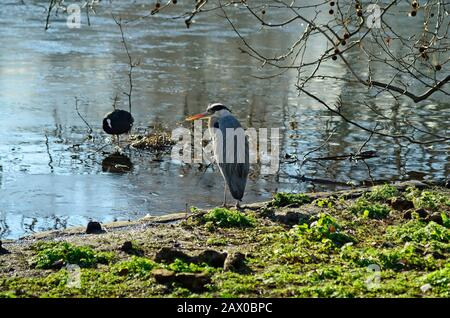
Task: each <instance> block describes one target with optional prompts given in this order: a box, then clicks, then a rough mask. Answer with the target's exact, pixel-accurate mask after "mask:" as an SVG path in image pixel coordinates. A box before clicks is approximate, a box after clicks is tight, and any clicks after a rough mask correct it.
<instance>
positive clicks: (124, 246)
mask: <svg viewBox="0 0 450 318" xmlns="http://www.w3.org/2000/svg"><path fill="white" fill-rule="evenodd" d="M120 250H121V251H124V252H125V253H130V252H131V251H133V243H131V241H125V242H123V244H122V246H121V247H120Z"/></svg>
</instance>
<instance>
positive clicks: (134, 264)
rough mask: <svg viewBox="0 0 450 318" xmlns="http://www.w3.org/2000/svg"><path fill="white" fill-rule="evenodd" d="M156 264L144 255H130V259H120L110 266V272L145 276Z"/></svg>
mask: <svg viewBox="0 0 450 318" xmlns="http://www.w3.org/2000/svg"><path fill="white" fill-rule="evenodd" d="M156 266H157V264H156V263H155V262H154V261H152V260H150V259H148V258H145V257H138V256H132V257H131V259H130V260H126V261H122V262H119V263H117V264H114V266H112V267H111V272H112V273H114V274H117V275H121V276H125V275H131V276H135V277H136V276H137V277H146V276H148V275H149V273H150V271H151V270H152V269H153V268H155V267H156Z"/></svg>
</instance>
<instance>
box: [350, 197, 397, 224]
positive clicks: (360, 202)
mask: <svg viewBox="0 0 450 318" xmlns="http://www.w3.org/2000/svg"><path fill="white" fill-rule="evenodd" d="M350 212H352V213H354V214H359V215H361V216H363V217H367V218H370V219H384V218H386V217H387V216H388V215H389V212H390V209H389V207H388V206H387V205H385V204H380V203H373V202H370V201H369V200H367V199H366V198H364V197H361V198H358V199H357V200H356V201H355V202H354V203H353V204H352V205H351V206H350Z"/></svg>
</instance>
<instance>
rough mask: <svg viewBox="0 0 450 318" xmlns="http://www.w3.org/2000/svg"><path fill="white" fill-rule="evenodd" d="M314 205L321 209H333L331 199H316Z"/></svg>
mask: <svg viewBox="0 0 450 318" xmlns="http://www.w3.org/2000/svg"><path fill="white" fill-rule="evenodd" d="M313 204H315V205H317V206H318V207H319V208H328V209H331V208H332V207H333V201H331V200H330V199H316V200H314V201H313Z"/></svg>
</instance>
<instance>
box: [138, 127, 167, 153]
mask: <svg viewBox="0 0 450 318" xmlns="http://www.w3.org/2000/svg"><path fill="white" fill-rule="evenodd" d="M130 141H131V146H132V147H134V148H137V149H145V150H151V151H155V152H165V151H169V150H170V149H171V147H172V146H173V145H174V144H175V141H173V140H172V137H171V134H170V133H169V132H167V131H165V130H163V129H162V128H160V127H157V128H155V130H154V131H153V132H151V133H149V134H147V135H131V136H130Z"/></svg>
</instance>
